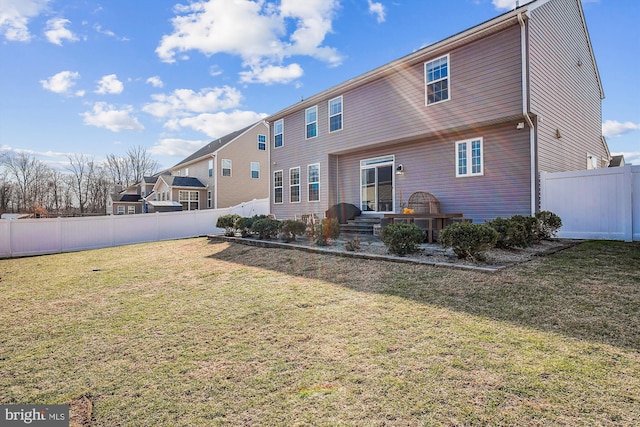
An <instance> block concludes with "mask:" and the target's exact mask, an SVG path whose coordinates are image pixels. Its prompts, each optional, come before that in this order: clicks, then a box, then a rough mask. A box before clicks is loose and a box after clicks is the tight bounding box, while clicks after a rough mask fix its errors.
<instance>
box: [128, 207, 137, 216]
mask: <svg viewBox="0 0 640 427" xmlns="http://www.w3.org/2000/svg"><path fill="white" fill-rule="evenodd" d="M131 211H133V212H131ZM135 213H136V207H135V206H127V215H132V214H135Z"/></svg>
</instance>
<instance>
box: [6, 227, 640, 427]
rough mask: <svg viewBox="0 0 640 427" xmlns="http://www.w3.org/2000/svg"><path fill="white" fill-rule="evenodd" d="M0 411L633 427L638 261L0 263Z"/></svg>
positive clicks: (109, 421) (117, 420)
mask: <svg viewBox="0 0 640 427" xmlns="http://www.w3.org/2000/svg"><path fill="white" fill-rule="evenodd" d="M0 294H1V295H2V297H1V298H0V328H1V329H0V403H5V404H8V403H47V404H54V403H66V402H71V401H72V400H74V399H77V398H78V397H80V396H87V397H88V398H89V399H90V400H91V402H92V403H93V411H92V418H93V420H92V425H93V426H109V427H111V426H207V425H265V426H291V425H299V426H304V425H308V426H337V425H345V426H351V425H356V426H376V425H379V426H382V425H398V426H413V425H416V426H418V425H428V426H431V425H491V426H495V425H505V426H507V425H509V426H510V425H588V426H591V425H605V426H606V425H611V426H632V425H638V424H640V244H638V243H633V244H631V243H614V242H586V243H583V244H580V245H578V246H576V247H573V248H570V249H567V250H564V251H561V252H559V253H556V254H554V255H550V256H547V257H544V258H539V259H536V260H534V261H531V262H528V263H525V264H522V265H520V266H517V267H512V268H508V269H505V270H502V271H500V272H498V273H495V274H487V273H479V272H471V271H459V270H453V269H447V268H441V267H428V266H413V265H409V264H396V263H390V262H376V261H365V260H353V259H348V258H339V257H333V256H327V255H318V254H309V253H302V252H298V251H293V250H286V249H278V250H274V249H264V248H256V247H247V246H242V245H237V244H230V243H223V242H213V243H210V242H209V241H208V240H206V239H204V238H201V239H188V240H178V241H170V242H159V243H152V244H143V245H132V246H126V247H117V248H109V249H101V250H94V251H86V252H77V253H68V254H58V255H49V256H40V257H31V258H21V259H5V260H0Z"/></svg>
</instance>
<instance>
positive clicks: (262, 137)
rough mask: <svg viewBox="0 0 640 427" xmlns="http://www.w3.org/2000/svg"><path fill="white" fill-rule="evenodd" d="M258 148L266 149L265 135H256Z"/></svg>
mask: <svg viewBox="0 0 640 427" xmlns="http://www.w3.org/2000/svg"><path fill="white" fill-rule="evenodd" d="M258 150H260V151H266V150H267V136H266V135H262V134H261V135H258Z"/></svg>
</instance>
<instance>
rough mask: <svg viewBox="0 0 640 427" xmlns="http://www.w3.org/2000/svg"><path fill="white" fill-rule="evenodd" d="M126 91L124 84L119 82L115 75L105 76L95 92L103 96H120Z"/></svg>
mask: <svg viewBox="0 0 640 427" xmlns="http://www.w3.org/2000/svg"><path fill="white" fill-rule="evenodd" d="M123 90H124V84H122V82H121V81H120V80H118V76H116V75H115V74H109V75H108V76H103V77H102V78H101V79H100V81H99V82H98V87H97V89H96V90H95V93H99V94H101V95H105V94H116V95H117V94H120V93H122V91H123Z"/></svg>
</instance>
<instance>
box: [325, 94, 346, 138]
mask: <svg viewBox="0 0 640 427" xmlns="http://www.w3.org/2000/svg"><path fill="white" fill-rule="evenodd" d="M336 99H339V100H340V113H339V115H340V116H341V120H340V129H336V130H331V118H332V117H335V116H337V115H338V114H333V115H332V114H331V101H335V100H336ZM327 115H328V116H329V118H328V122H327V126H328V129H329V133H334V132H340V131H341V130H342V129H344V99H343V98H342V95H340V96H336V97H335V98H332V99H330V100H329V101H328V102H327Z"/></svg>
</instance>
